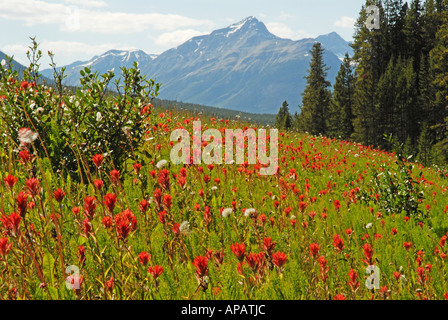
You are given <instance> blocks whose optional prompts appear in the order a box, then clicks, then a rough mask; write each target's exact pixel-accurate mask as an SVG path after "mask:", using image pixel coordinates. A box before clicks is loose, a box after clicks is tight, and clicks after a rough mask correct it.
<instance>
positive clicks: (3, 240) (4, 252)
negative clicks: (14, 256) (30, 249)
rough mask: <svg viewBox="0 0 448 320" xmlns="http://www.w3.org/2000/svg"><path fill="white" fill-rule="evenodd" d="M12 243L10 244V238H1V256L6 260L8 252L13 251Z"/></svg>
mask: <svg viewBox="0 0 448 320" xmlns="http://www.w3.org/2000/svg"><path fill="white" fill-rule="evenodd" d="M11 247H12V243H8V238H5V237H2V238H0V256H2V257H3V258H5V256H6V255H7V254H8V252H9V251H10V250H11Z"/></svg>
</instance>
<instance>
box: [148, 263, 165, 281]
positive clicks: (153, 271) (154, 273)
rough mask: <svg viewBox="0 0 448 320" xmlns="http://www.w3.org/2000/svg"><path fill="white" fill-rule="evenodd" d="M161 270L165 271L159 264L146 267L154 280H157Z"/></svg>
mask: <svg viewBox="0 0 448 320" xmlns="http://www.w3.org/2000/svg"><path fill="white" fill-rule="evenodd" d="M163 271H165V269H164V268H163V267H161V266H154V267H149V268H148V272H149V274H150V275H151V276H152V277H153V278H154V280H157V278H158V277H160V276H161V275H162V273H163Z"/></svg>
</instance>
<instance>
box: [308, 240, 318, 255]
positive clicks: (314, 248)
mask: <svg viewBox="0 0 448 320" xmlns="http://www.w3.org/2000/svg"><path fill="white" fill-rule="evenodd" d="M318 254H319V245H318V244H317V243H312V244H310V255H311V256H312V257H313V258H315V257H317V256H318Z"/></svg>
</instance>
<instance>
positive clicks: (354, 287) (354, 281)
mask: <svg viewBox="0 0 448 320" xmlns="http://www.w3.org/2000/svg"><path fill="white" fill-rule="evenodd" d="M348 277H349V278H350V280H349V281H348V285H349V286H350V288H352V290H353V291H356V290H358V288H359V286H360V283H359V281H358V280H357V279H356V278H357V277H358V274H357V273H356V272H355V270H353V269H350V272H349V273H348Z"/></svg>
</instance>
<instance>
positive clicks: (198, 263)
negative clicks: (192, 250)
mask: <svg viewBox="0 0 448 320" xmlns="http://www.w3.org/2000/svg"><path fill="white" fill-rule="evenodd" d="M207 264H208V262H207V258H206V257H204V256H198V257H196V258H195V259H194V261H193V265H194V267H195V268H196V276H197V277H198V278H203V277H205V276H206V275H207V272H208V269H207Z"/></svg>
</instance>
